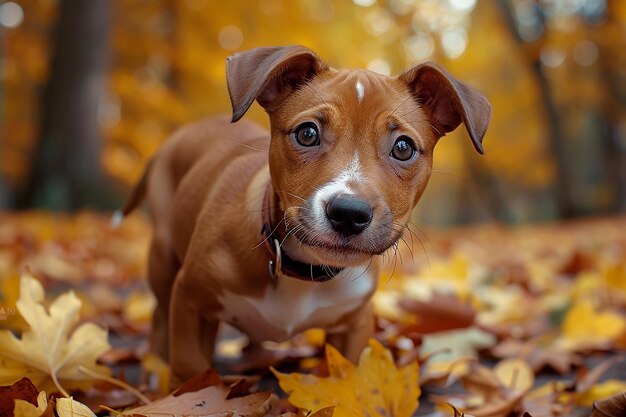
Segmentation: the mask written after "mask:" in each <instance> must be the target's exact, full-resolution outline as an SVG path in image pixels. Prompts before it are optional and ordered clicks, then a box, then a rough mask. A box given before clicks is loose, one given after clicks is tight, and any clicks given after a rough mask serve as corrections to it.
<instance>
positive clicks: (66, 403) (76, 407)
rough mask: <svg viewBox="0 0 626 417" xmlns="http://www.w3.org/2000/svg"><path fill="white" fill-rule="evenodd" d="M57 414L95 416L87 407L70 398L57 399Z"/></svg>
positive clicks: (72, 416)
mask: <svg viewBox="0 0 626 417" xmlns="http://www.w3.org/2000/svg"><path fill="white" fill-rule="evenodd" d="M57 414H58V415H59V417H96V415H95V414H94V413H93V411H91V410H90V409H89V407H87V406H86V405H84V404H82V403H79V402H78V401H74V400H73V399H72V398H59V399H57Z"/></svg>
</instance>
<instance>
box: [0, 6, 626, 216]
mask: <svg viewBox="0 0 626 417" xmlns="http://www.w3.org/2000/svg"><path fill="white" fill-rule="evenodd" d="M64 8H66V9H67V10H66V11H65V12H64ZM1 10H2V11H1V15H0V16H2V22H3V23H2V25H1V26H0V27H1V30H2V35H3V36H2V38H3V41H2V42H3V49H2V55H1V59H2V72H1V76H2V96H1V97H2V107H1V108H0V109H1V119H0V120H1V126H2V136H1V137H0V204H1V206H3V207H6V208H26V207H32V206H39V207H45V208H52V209H61V210H64V209H78V208H80V207H84V206H86V205H88V206H92V207H94V206H95V207H99V208H102V207H105V208H113V207H115V205H116V204H119V202H120V200H121V198H123V196H124V195H126V193H127V191H128V187H129V185H130V184H132V183H133V182H134V181H135V180H136V179H137V178H138V176H139V174H140V172H141V170H142V169H143V166H144V163H145V162H146V160H147V159H148V158H149V157H150V155H152V154H153V152H154V151H155V150H156V149H157V148H158V146H159V145H160V144H161V143H162V142H163V140H165V138H166V137H167V135H168V134H170V133H171V132H172V130H173V129H175V128H176V127H177V126H180V125H181V124H183V123H185V122H187V121H190V120H194V119H197V118H200V117H205V116H207V115H212V114H215V113H227V112H229V111H230V106H229V102H228V97H227V91H226V85H225V81H224V60H225V58H226V57H227V56H228V55H229V54H230V53H232V52H233V51H236V50H242V49H247V48H252V47H256V46H261V45H284V44H291V43H299V44H303V45H306V46H309V47H311V48H312V49H313V50H315V51H317V52H318V53H319V54H320V56H322V57H323V58H324V59H325V60H327V61H328V62H329V63H330V64H331V65H333V66H336V67H339V66H344V67H367V68H370V69H372V70H375V71H381V72H384V73H391V74H398V73H399V72H401V71H403V70H404V69H406V68H408V67H410V66H411V65H414V64H416V63H419V62H422V61H424V60H436V61H438V62H440V63H441V64H443V65H444V66H445V67H446V68H448V69H449V70H450V71H451V72H452V73H453V74H454V75H455V76H457V77H458V78H460V79H462V80H464V81H467V82H469V83H470V84H472V85H474V86H475V87H476V88H478V89H479V90H480V91H482V92H484V93H485V94H486V95H487V96H488V97H489V99H490V100H491V102H492V104H493V107H494V112H493V119H492V123H491V125H490V127H489V130H488V133H487V136H486V138H485V141H484V143H485V148H486V151H487V153H486V156H484V157H480V156H478V155H475V154H474V152H473V150H472V147H471V146H470V144H469V142H468V140H467V138H466V134H465V132H464V131H463V130H462V129H459V131H458V132H455V133H454V134H452V135H450V137H446V138H444V139H443V140H442V141H441V143H440V144H439V146H438V148H437V152H436V161H435V174H434V176H433V179H432V181H431V184H430V185H429V187H428V190H427V194H426V195H425V196H424V198H423V199H422V201H421V203H420V207H419V209H418V217H420V218H422V219H424V221H425V222H427V223H432V224H435V225H446V224H451V223H466V222H472V221H485V220H502V221H506V222H516V223H517V222H524V221H536V220H546V219H555V218H563V217H573V216H583V215H590V214H598V213H611V212H613V213H614V212H618V211H620V210H623V209H624V207H626V156H625V155H626V83H625V82H624V80H625V77H626V74H625V73H626V52H625V51H626V36H625V29H624V25H625V24H626V23H625V22H626V5H625V4H624V2H622V1H619V0H613V1H605V0H576V1H574V0H552V1H533V0H485V1H480V2H476V1H471V0H462V1H461V0H455V1H454V0H445V1H431V0H415V1H412V0H386V1H372V0H360V1H356V0H355V1H354V2H353V1H349V0H345V1H332V0H319V1H313V0H297V1H284V0H258V1H257V0H250V1H233V2H214V1H210V0H184V1H173V0H152V1H127V0H116V1H106V0H96V1H92V2H89V4H88V5H87V4H82V2H80V1H77V2H72V1H66V2H59V1H55V0H21V1H16V2H6V3H4V4H3V6H2V9H1ZM248 117H251V118H253V119H255V120H257V121H258V122H260V123H262V124H265V125H267V120H266V117H265V115H264V114H263V112H262V110H261V109H260V108H259V107H258V106H256V105H255V107H254V108H253V109H252V111H251V113H250V114H249V116H248ZM94 190H98V191H97V192H94ZM102 190H106V191H102Z"/></svg>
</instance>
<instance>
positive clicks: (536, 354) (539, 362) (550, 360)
mask: <svg viewBox="0 0 626 417" xmlns="http://www.w3.org/2000/svg"><path fill="white" fill-rule="evenodd" d="M491 352H492V353H493V355H494V356H496V357H498V358H521V359H525V360H526V361H527V362H528V364H529V365H530V366H531V368H532V369H533V371H535V372H539V371H540V370H542V369H543V368H546V367H547V368H551V369H554V370H555V371H557V372H558V373H560V374H566V373H568V372H569V371H570V370H571V369H572V366H577V365H580V364H581V363H582V359H581V357H580V356H579V355H576V354H574V353H572V352H564V351H562V350H558V349H553V348H551V347H549V346H543V345H541V344H539V343H538V342H535V341H533V340H531V341H527V342H521V341H519V340H513V339H508V340H505V341H503V342H501V343H499V344H498V345H496V346H495V347H494V348H493V349H491Z"/></svg>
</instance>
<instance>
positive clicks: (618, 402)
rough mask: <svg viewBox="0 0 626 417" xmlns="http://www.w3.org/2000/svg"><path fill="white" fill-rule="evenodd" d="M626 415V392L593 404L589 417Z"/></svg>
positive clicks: (620, 416)
mask: <svg viewBox="0 0 626 417" xmlns="http://www.w3.org/2000/svg"><path fill="white" fill-rule="evenodd" d="M625 415H626V391H624V392H620V393H619V394H616V395H614V396H612V397H610V398H607V399H605V400H601V401H596V402H594V403H593V411H592V413H591V416H590V417H624V416H625Z"/></svg>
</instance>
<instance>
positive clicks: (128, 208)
mask: <svg viewBox="0 0 626 417" xmlns="http://www.w3.org/2000/svg"><path fill="white" fill-rule="evenodd" d="M152 161H154V159H150V161H148V165H146V169H145V170H144V171H143V174H142V175H141V178H140V179H139V181H138V182H137V184H135V187H133V190H132V191H131V194H130V197H128V199H127V200H126V203H125V204H124V207H122V209H121V210H117V211H115V213H113V216H112V217H111V227H113V228H117V227H118V226H119V225H120V224H121V223H122V221H123V220H124V218H125V217H126V216H128V215H129V214H130V213H131V212H132V211H133V210H134V209H135V208H137V206H138V205H139V203H141V201H142V200H143V199H144V197H145V196H146V187H147V185H148V175H149V174H150V170H151V168H152Z"/></svg>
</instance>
